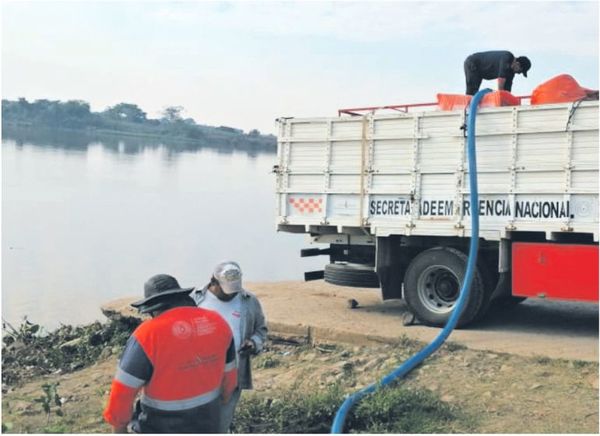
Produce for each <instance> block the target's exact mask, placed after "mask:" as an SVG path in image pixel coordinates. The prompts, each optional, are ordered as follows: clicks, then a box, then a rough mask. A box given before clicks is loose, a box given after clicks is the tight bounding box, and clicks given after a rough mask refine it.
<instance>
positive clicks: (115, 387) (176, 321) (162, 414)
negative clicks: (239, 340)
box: [104, 274, 237, 433]
mask: <svg viewBox="0 0 600 436" xmlns="http://www.w3.org/2000/svg"><path fill="white" fill-rule="evenodd" d="M192 289H193V288H186V289H182V288H181V287H180V286H179V283H177V280H175V278H174V277H171V276H169V275H166V274H159V275H155V276H153V277H151V278H150V279H149V280H148V281H147V282H146V284H145V285H144V297H145V298H144V299H142V300H140V301H136V302H135V303H132V304H131V305H132V306H133V307H136V308H138V309H139V311H140V312H141V313H145V314H149V315H150V316H151V317H152V318H151V319H149V320H146V321H144V322H143V323H142V324H140V325H139V326H138V328H137V329H135V331H134V332H133V334H132V335H131V337H130V338H129V340H128V341H127V345H126V346H125V350H124V351H123V355H122V356H121V359H120V360H119V365H118V367H117V374H116V375H115V378H114V380H113V383H112V387H111V391H110V397H109V400H108V405H107V407H106V410H105V411H104V419H106V421H107V422H108V423H109V424H110V425H112V427H113V429H114V431H115V433H126V432H127V425H128V424H129V423H130V422H131V430H132V431H133V432H135V433H218V432H219V427H220V415H221V411H222V409H221V408H222V407H223V406H222V405H223V404H224V403H227V402H228V401H229V398H230V397H231V394H232V392H233V390H234V388H235V386H236V385H237V368H236V357H235V345H234V342H233V335H232V333H231V329H230V328H229V325H227V323H226V322H225V320H224V319H223V318H222V317H221V316H220V315H219V314H218V313H215V312H213V311H210V310H205V309H200V308H198V307H196V304H195V303H194V300H192V298H190V292H191V291H192ZM142 388H143V393H142V396H141V399H140V401H138V403H137V404H136V411H135V412H136V413H135V416H133V418H134V419H133V420H132V415H134V414H133V411H132V406H133V403H134V400H135V397H136V395H137V393H138V391H139V390H140V389H142Z"/></svg>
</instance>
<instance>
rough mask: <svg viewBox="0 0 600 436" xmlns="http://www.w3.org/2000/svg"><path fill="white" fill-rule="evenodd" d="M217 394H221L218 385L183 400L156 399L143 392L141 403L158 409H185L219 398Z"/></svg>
mask: <svg viewBox="0 0 600 436" xmlns="http://www.w3.org/2000/svg"><path fill="white" fill-rule="evenodd" d="M219 395H221V388H220V387H218V388H217V389H214V390H212V391H210V392H208V393H206V394H202V395H198V396H197V397H191V398H186V399H185V400H171V401H166V400H157V399H155V398H151V397H149V396H148V395H146V394H144V395H142V403H143V404H145V405H146V406H149V407H153V408H155V409H158V410H166V411H175V410H187V409H193V408H194V407H198V406H203V405H204V404H208V403H210V402H211V401H213V400H215V399H217V398H219Z"/></svg>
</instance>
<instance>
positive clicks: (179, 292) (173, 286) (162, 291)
mask: <svg viewBox="0 0 600 436" xmlns="http://www.w3.org/2000/svg"><path fill="white" fill-rule="evenodd" d="M193 289H194V288H182V287H180V286H179V283H178V282H177V280H176V279H175V277H173V276H170V275H167V274H157V275H155V276H152V277H150V278H149V279H148V281H147V282H146V283H144V298H143V299H142V300H138V301H136V302H134V303H131V305H132V306H133V307H135V308H138V309H139V310H140V312H142V313H145V312H148V311H149V310H153V309H154V308H155V307H156V306H160V305H161V304H157V303H162V302H165V301H170V300H171V299H177V297H180V296H183V295H185V294H189V293H190V292H192V290H193ZM159 300H160V301H159Z"/></svg>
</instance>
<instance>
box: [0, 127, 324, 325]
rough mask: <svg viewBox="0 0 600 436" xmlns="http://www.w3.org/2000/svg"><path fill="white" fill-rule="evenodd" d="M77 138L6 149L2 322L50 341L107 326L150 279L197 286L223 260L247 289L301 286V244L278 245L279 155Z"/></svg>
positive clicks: (306, 264) (314, 263)
mask: <svg viewBox="0 0 600 436" xmlns="http://www.w3.org/2000/svg"><path fill="white" fill-rule="evenodd" d="M186 148H189V147H182V146H175V147H174V146H165V145H162V144H160V143H150V141H143V140H139V139H131V138H130V139H126V138H110V139H102V140H98V139H94V140H90V139H89V138H86V137H84V136H82V135H76V134H69V135H58V136H57V135H56V134H54V135H52V137H48V138H46V137H45V136H44V135H34V136H33V137H31V136H29V137H27V138H25V139H24V138H19V137H12V138H11V137H4V138H3V139H2V315H3V317H4V319H6V320H7V321H9V322H11V323H13V324H18V323H19V322H20V321H21V320H22V318H23V317H24V316H27V317H28V319H29V320H31V321H32V322H36V323H40V324H42V325H43V326H45V327H46V328H47V329H53V328H55V327H57V326H59V325H60V324H61V323H64V324H82V323H87V322H90V321H93V320H96V319H100V320H101V319H103V316H102V314H101V312H100V310H99V307H100V305H101V304H102V303H105V302H107V301H109V300H111V299H115V298H120V297H127V296H141V295H142V292H143V283H144V282H145V281H146V280H147V279H148V278H149V277H150V276H152V275H154V274H158V273H167V274H171V275H173V276H175V277H176V278H177V279H178V280H179V283H180V285H182V286H184V287H188V286H202V285H204V284H206V282H207V281H208V279H209V278H210V275H211V272H212V268H213V266H214V265H215V264H216V263H218V262H219V261H221V260H224V259H234V260H236V261H238V262H239V263H240V265H241V266H242V270H243V272H244V278H245V280H248V281H280V280H301V279H302V277H303V275H302V273H303V272H304V271H307V270H311V269H319V267H320V266H321V264H322V263H323V261H324V260H325V259H315V258H309V259H300V257H299V250H300V249H301V248H302V247H306V246H307V242H306V239H305V236H304V235H291V234H284V233H277V232H276V227H275V197H274V182H275V179H274V175H273V174H272V173H271V169H272V166H273V165H274V164H275V158H276V155H275V154H274V153H270V152H265V151H260V150H251V151H247V150H243V149H239V148H238V149H227V150H224V149H222V148H218V147H204V148H191V149H186Z"/></svg>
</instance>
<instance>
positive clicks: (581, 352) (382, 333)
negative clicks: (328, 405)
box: [2, 282, 599, 433]
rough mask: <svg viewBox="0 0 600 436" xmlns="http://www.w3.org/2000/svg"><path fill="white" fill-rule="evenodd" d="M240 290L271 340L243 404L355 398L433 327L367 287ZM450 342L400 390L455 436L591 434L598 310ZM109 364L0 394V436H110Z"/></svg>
mask: <svg viewBox="0 0 600 436" xmlns="http://www.w3.org/2000/svg"><path fill="white" fill-rule="evenodd" d="M248 288H249V289H252V290H253V291H254V292H255V293H256V294H257V295H258V296H259V298H260V300H261V302H262V304H263V307H264V310H265V313H266V315H267V317H268V320H269V325H270V328H271V332H274V333H275V335H274V336H273V340H272V341H270V343H269V346H268V349H267V351H266V352H265V353H262V354H261V355H260V356H258V357H257V358H256V359H255V360H254V362H253V365H254V371H253V372H254V377H255V391H254V392H252V393H247V394H245V396H249V395H258V396H267V397H269V398H275V399H277V398H279V397H284V395H285V393H284V392H285V389H294V390H301V391H303V392H307V393H310V392H315V391H317V390H321V389H324V388H325V387H327V386H330V385H331V384H333V383H341V384H342V386H343V387H344V389H346V390H347V391H348V392H353V391H355V390H357V389H359V388H360V387H362V386H365V385H367V384H370V383H372V382H374V381H376V380H377V379H378V378H379V377H381V376H382V375H384V374H386V373H387V372H389V371H390V370H392V369H393V368H395V367H396V366H397V365H398V364H400V363H401V362H403V361H404V360H405V359H406V358H408V357H409V356H410V355H411V353H413V352H415V351H416V350H418V349H419V347H421V346H422V345H423V344H424V343H425V341H427V342H428V341H429V340H431V339H432V338H433V337H434V336H435V335H436V334H437V332H438V331H439V329H432V328H428V327H424V326H419V325H416V326H408V327H405V326H403V325H402V322H401V319H400V318H401V316H400V315H401V314H402V313H403V312H404V311H405V308H404V306H403V304H402V302H386V303H382V302H381V301H380V298H379V294H378V291H377V290H356V289H348V288H338V287H333V286H329V285H327V284H324V283H322V282H316V283H315V282H312V283H300V282H289V283H278V284H270V283H263V284H251V285H249V286H248ZM349 298H355V299H356V300H358V302H359V308H357V309H349V308H348V307H347V305H346V302H347V299H349ZM129 300H131V299H124V300H122V301H118V302H112V303H110V304H108V305H107V307H105V309H108V310H109V311H110V310H113V311H117V312H120V313H124V312H128V313H133V312H132V311H130V310H129V309H127V307H126V305H127V302H128V301H129ZM111 308H112V309H111ZM282 338H284V340H282ZM286 338H287V339H292V341H291V342H290V341H288V340H285V339H286ZM450 339H451V341H450V342H449V343H448V344H447V345H444V347H442V349H440V350H439V351H438V352H436V353H435V354H434V355H433V356H432V358H430V359H429V360H427V361H426V362H425V364H424V365H422V366H421V367H419V368H417V369H416V370H415V371H413V373H411V374H410V375H409V376H408V378H407V379H406V380H404V381H402V383H406V384H407V385H410V386H413V387H416V388H419V389H427V390H429V391H431V392H433V393H434V394H436V395H437V396H438V397H439V398H440V399H441V400H442V401H444V402H447V403H449V404H452V405H455V406H457V407H458V408H459V409H460V410H461V412H464V416H466V417H468V419H467V421H466V422H464V423H459V425H457V427H456V428H455V429H454V430H452V431H453V432H459V433H598V430H599V427H598V423H599V421H598V406H599V405H598V307H597V306H586V305H566V306H565V305H560V304H559V305H551V304H550V302H542V303H541V304H540V303H537V302H525V303H524V304H522V305H520V307H517V308H514V309H513V310H512V311H496V312H493V313H491V314H490V316H489V317H488V318H487V319H486V320H484V321H483V322H481V323H479V324H477V325H475V326H473V327H471V328H469V329H465V330H460V331H456V332H454V333H453V334H452V336H451V338H450ZM332 344H335V345H332ZM115 367H116V355H115V354H114V353H113V355H112V356H110V357H106V358H104V359H103V360H101V361H99V362H97V363H96V364H94V365H93V366H91V367H88V368H85V369H82V370H79V371H76V372H74V373H70V374H54V375H50V376H46V377H43V378H39V379H36V380H31V381H30V382H28V383H26V384H25V385H23V386H21V387H19V388H16V389H11V390H9V392H7V393H5V394H4V395H3V398H2V422H3V426H4V429H5V431H7V432H12V433H22V432H50V431H52V432H55V431H57V432H70V433H105V432H109V431H110V428H109V427H108V426H107V425H106V424H104V423H103V422H102V418H101V411H102V409H103V407H104V404H105V401H106V398H107V395H108V389H109V387H110V382H111V378H112V376H113V373H114V370H115ZM44 383H60V384H59V385H58V393H59V397H60V398H61V402H62V406H60V407H58V406H53V407H52V409H51V414H50V416H49V417H48V416H47V414H46V413H45V412H44V411H43V410H42V405H41V404H40V403H37V402H35V401H34V400H35V399H36V398H39V397H40V396H42V395H43V391H42V385H43V384H44ZM281 399H282V400H285V398H281ZM56 409H61V411H62V413H63V416H57V415H56V414H55V413H54V412H55V410H56Z"/></svg>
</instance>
